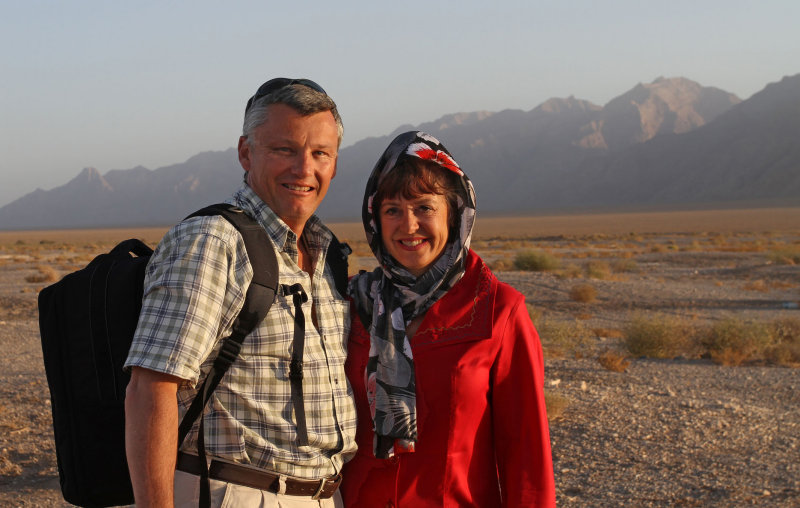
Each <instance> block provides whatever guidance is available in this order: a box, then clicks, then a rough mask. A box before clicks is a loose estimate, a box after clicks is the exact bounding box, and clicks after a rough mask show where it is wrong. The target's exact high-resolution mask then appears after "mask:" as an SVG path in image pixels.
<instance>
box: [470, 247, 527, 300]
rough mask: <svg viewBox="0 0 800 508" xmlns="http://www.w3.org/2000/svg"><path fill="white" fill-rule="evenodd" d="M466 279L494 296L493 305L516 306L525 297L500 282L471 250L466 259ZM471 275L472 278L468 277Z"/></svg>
mask: <svg viewBox="0 0 800 508" xmlns="http://www.w3.org/2000/svg"><path fill="white" fill-rule="evenodd" d="M465 275H467V276H468V277H465V278H467V279H472V280H474V281H475V282H477V283H478V284H480V285H483V286H484V287H486V289H487V290H488V291H490V292H491V293H493V294H494V300H495V305H498V304H500V305H506V304H516V303H518V302H519V301H521V300H524V299H525V297H524V296H523V294H522V293H520V292H519V291H518V290H517V289H516V288H514V286H512V285H510V284H507V283H505V282H502V281H500V280H499V279H498V278H497V276H496V275H495V274H494V272H492V270H491V269H490V268H489V265H487V264H486V262H485V261H484V260H483V259H482V258H481V257H480V256H479V255H478V254H476V253H475V252H474V251H473V250H471V249H470V251H469V256H468V257H467V270H466V274H465ZM469 275H472V277H469Z"/></svg>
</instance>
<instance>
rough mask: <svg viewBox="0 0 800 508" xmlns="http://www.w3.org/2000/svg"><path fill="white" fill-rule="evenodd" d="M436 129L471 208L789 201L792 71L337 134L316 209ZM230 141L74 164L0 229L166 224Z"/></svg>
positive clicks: (796, 161) (798, 99)
mask: <svg viewBox="0 0 800 508" xmlns="http://www.w3.org/2000/svg"><path fill="white" fill-rule="evenodd" d="M411 129H419V130H424V131H427V132H429V133H431V134H433V135H435V136H437V137H439V138H440V139H441V140H442V142H443V143H444V144H445V146H447V147H448V149H449V150H450V151H451V152H452V153H453V154H454V156H455V158H456V160H458V161H459V163H460V164H461V166H462V167H463V168H464V169H465V171H466V173H467V174H468V175H469V176H470V178H471V179H472V180H473V182H474V184H475V187H476V191H477V196H478V207H479V211H480V212H482V213H517V214H519V213H533V212H537V211H543V210H561V211H563V210H578V209H588V208H605V209H609V208H620V207H631V206H633V207H651V206H662V205H668V206H704V205H707V204H708V203H710V202H713V203H715V204H724V203H728V204H729V205H730V206H736V205H737V204H740V203H743V202H755V201H758V202H760V203H766V204H769V203H780V204H800V145H798V144H797V143H796V139H798V136H800V75H796V76H791V77H786V78H784V79H783V80H781V81H780V82H777V83H772V84H770V85H768V86H767V87H766V88H765V89H764V90H762V91H761V92H759V93H757V94H755V95H754V96H753V97H751V98H749V99H747V100H746V101H741V100H740V99H739V98H737V97H736V96H735V95H733V94H730V93H728V92H725V91H723V90H720V89H717V88H713V87H704V86H701V85H699V84H698V83H696V82H694V81H691V80H689V79H686V78H669V79H667V78H658V79H656V80H655V81H653V82H652V83H647V84H641V83H640V84H637V85H636V86H634V87H633V88H632V89H631V90H629V91H627V92H625V93H624V94H622V95H620V96H618V97H615V98H614V99H612V100H611V101H609V102H608V104H606V105H605V106H602V107H601V106H598V105H595V104H593V103H591V102H589V101H586V100H581V99H577V98H575V97H568V98H553V99H549V100H547V101H545V102H544V103H542V104H540V105H539V106H537V107H536V108H534V109H532V110H530V111H521V110H511V109H509V110H504V111H499V112H487V111H479V112H472V113H457V114H451V115H446V116H444V117H442V118H439V119H437V120H435V121H432V122H427V123H423V124H421V125H418V126H411V125H405V126H401V127H398V129H396V130H395V132H393V133H391V134H389V135H387V136H381V137H370V138H366V139H364V140H361V141H359V142H357V143H355V144H354V145H352V146H349V147H346V148H343V149H342V150H341V151H340V154H339V164H338V173H337V176H336V178H335V179H334V181H333V183H332V185H331V190H330V191H329V193H328V196H327V197H326V199H325V201H324V202H323V205H322V206H321V207H320V210H319V213H320V215H321V216H322V217H323V218H325V219H328V220H353V219H356V218H357V217H358V216H359V214H360V203H361V199H362V195H363V187H364V184H365V181H366V178H367V175H368V174H369V172H370V171H371V169H372V166H373V165H374V163H375V161H376V160H377V159H378V157H379V156H380V154H381V153H382V151H383V150H384V149H385V147H386V146H387V145H388V143H389V141H390V140H391V139H392V138H393V137H394V136H395V135H396V134H397V133H399V132H403V131H406V130H411ZM241 174H242V169H241V167H240V166H239V163H238V160H237V156H236V151H235V150H234V149H233V148H231V149H229V150H226V151H222V152H205V153H201V154H198V155H196V156H194V157H192V158H190V159H189V160H187V161H186V162H184V163H182V164H175V165H172V166H168V167H164V168H159V169H157V170H149V169H146V168H143V167H136V168H133V169H129V170H114V171H109V172H108V173H106V174H105V175H101V174H100V173H99V172H98V171H97V170H96V169H92V168H87V169H84V170H83V171H82V172H81V173H80V174H79V175H78V176H77V177H76V178H75V179H73V180H72V181H70V182H68V183H67V184H65V185H63V186H61V187H57V188H55V189H52V190H49V191H44V190H41V189H37V190H36V191H34V192H32V193H30V194H28V195H26V196H24V197H22V198H20V199H18V200H16V201H14V202H12V203H10V204H8V205H6V206H4V207H2V208H0V229H31V228H66V227H99V226H108V227H114V226H140V225H165V224H170V223H174V222H175V221H177V220H180V219H181V218H182V217H184V216H185V215H187V214H188V213H190V212H192V211H193V210H195V209H197V208H200V207H202V206H204V205H205V204H208V203H210V202H215V201H220V200H224V199H226V198H227V197H228V196H229V195H230V193H231V192H232V191H233V190H234V189H235V188H236V187H238V185H239V183H240V182H241Z"/></svg>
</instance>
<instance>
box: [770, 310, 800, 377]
mask: <svg viewBox="0 0 800 508" xmlns="http://www.w3.org/2000/svg"><path fill="white" fill-rule="evenodd" d="M770 331H771V335H772V340H773V343H772V344H771V345H770V346H769V347H767V349H766V351H765V352H764V357H765V359H766V360H768V361H769V362H771V363H776V364H778V365H783V366H786V367H800V318H785V319H778V320H776V321H773V322H772V323H770Z"/></svg>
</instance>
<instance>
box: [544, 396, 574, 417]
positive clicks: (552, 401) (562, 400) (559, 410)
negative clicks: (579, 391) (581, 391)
mask: <svg viewBox="0 0 800 508" xmlns="http://www.w3.org/2000/svg"><path fill="white" fill-rule="evenodd" d="M544 403H545V406H547V419H548V420H550V421H553V420H555V419H557V418H560V417H561V416H562V415H563V414H564V410H565V409H567V406H569V399H568V398H566V397H564V396H563V395H560V394H558V393H553V392H550V391H548V390H545V391H544Z"/></svg>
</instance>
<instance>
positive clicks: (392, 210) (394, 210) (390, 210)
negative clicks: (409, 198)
mask: <svg viewBox="0 0 800 508" xmlns="http://www.w3.org/2000/svg"><path fill="white" fill-rule="evenodd" d="M398 212H399V210H398V209H397V208H394V207H391V208H384V209H383V214H384V215H389V216H395V215H397V214H398Z"/></svg>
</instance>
